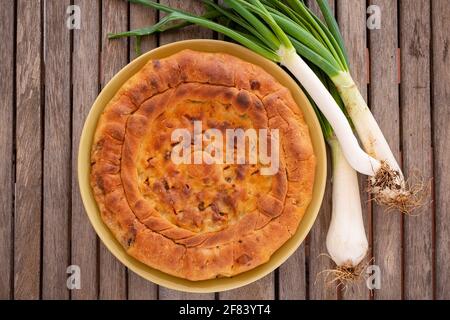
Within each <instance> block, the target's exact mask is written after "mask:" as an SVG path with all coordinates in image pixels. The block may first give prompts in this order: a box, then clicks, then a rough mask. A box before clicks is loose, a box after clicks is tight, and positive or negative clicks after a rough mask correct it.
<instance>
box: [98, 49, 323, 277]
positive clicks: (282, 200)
mask: <svg viewBox="0 0 450 320" xmlns="http://www.w3.org/2000/svg"><path fill="white" fill-rule="evenodd" d="M196 120H201V121H202V123H203V125H204V126H205V127H206V128H205V129H208V128H217V129H219V130H221V131H223V132H225V130H226V129H228V128H231V129H235V128H242V129H248V128H255V129H264V128H266V129H279V133H280V150H279V151H280V166H279V170H278V172H277V174H276V175H274V176H263V175H261V174H260V169H261V165H260V164H259V163H258V164H253V165H251V164H244V165H235V164H232V165H226V164H224V165H219V164H215V165H206V164H199V165H187V164H186V165H185V164H179V165H175V164H174V163H173V162H172V161H170V158H169V156H170V152H171V150H172V149H173V147H174V145H173V143H172V141H171V133H172V132H173V130H174V129H176V128H188V129H190V130H193V129H192V127H193V122H194V121H196ZM91 163H92V165H91V186H92V189H93V192H94V195H95V198H96V201H97V203H98V206H99V209H100V212H101V216H102V219H103V221H104V222H105V224H106V225H107V226H108V228H109V229H110V230H111V231H112V233H113V234H114V235H115V237H116V238H117V239H118V240H119V241H120V243H121V244H122V245H123V246H124V248H125V249H126V250H127V252H128V253H129V254H130V255H131V256H133V257H135V258H136V259H138V260H140V261H142V262H144V263H145V264H147V265H149V266H151V267H153V268H157V269H159V270H162V271H164V272H166V273H169V274H172V275H174V276H178V277H182V278H186V279H189V280H204V279H211V278H215V277H229V276H233V275H236V274H239V273H241V272H244V271H247V270H250V269H252V268H255V267H256V266H258V265H260V264H262V263H265V262H267V261H268V259H269V258H270V256H271V255H272V254H273V253H274V252H275V251H276V250H277V249H278V248H279V247H280V246H281V245H282V244H283V243H284V242H286V241H287V240H288V239H289V238H290V237H291V236H292V234H294V233H295V231H296V229H297V227H298V224H299V222H300V221H301V219H302V217H303V214H304V212H305V210H306V208H307V207H308V205H309V202H310V200H311V197H312V188H313V184H314V175H315V156H314V152H313V149H312V144H311V140H310V136H309V131H308V127H307V125H306V123H305V121H304V119H303V115H302V114H301V112H300V110H299V109H298V107H297V105H296V104H295V102H294V100H293V98H292V96H291V94H290V92H289V91H288V90H287V89H286V88H284V87H282V86H281V85H280V84H279V83H278V82H277V81H276V80H275V79H274V78H273V77H272V76H270V75H269V74H267V73H266V72H265V71H264V70H263V69H261V68H259V67H257V66H254V65H252V64H250V63H247V62H244V61H242V60H239V59H237V58H235V57H232V56H230V55H226V54H213V53H200V52H194V51H190V50H185V51H182V52H180V53H178V54H175V55H173V56H171V57H168V58H166V59H161V60H153V61H150V62H148V63H147V64H146V65H145V66H144V67H143V68H142V69H141V70H140V71H139V72H138V73H137V74H136V75H135V76H133V77H132V78H131V79H130V80H129V81H127V82H126V83H125V84H124V85H123V86H122V88H121V89H120V90H119V92H118V93H117V94H116V96H115V97H114V98H113V99H112V100H111V102H110V103H109V104H108V105H107V107H106V108H105V110H104V112H103V114H102V116H101V117H100V120H99V122H98V125H97V130H96V134H95V137H94V142H93V146H92V152H91Z"/></svg>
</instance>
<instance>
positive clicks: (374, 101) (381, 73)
mask: <svg viewBox="0 0 450 320" xmlns="http://www.w3.org/2000/svg"><path fill="white" fill-rule="evenodd" d="M370 4H371V5H378V6H379V7H380V9H381V18H382V26H381V29H380V30H371V31H369V37H370V42H369V43H370V67H371V68H370V69H371V79H370V104H371V109H372V112H373V114H374V116H375V118H376V119H377V121H378V124H379V125H380V128H381V130H382V131H383V133H384V136H385V137H386V139H387V140H388V142H389V145H390V147H391V149H392V151H393V152H394V155H395V156H396V158H397V160H398V161H400V160H401V156H400V109H399V89H398V72H397V70H398V63H397V61H398V59H397V48H398V32H397V28H398V26H397V22H398V21H397V2H396V1H390V0H371V1H370ZM373 256H374V259H375V264H376V265H378V266H379V267H380V269H381V276H382V278H381V289H380V290H375V292H374V297H375V298H376V299H396V300H398V299H401V298H402V282H401V281H402V217H401V215H400V214H397V213H394V214H390V213H387V212H385V208H382V207H379V206H377V205H374V208H373Z"/></svg>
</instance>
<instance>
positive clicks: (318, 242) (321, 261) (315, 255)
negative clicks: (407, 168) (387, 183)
mask: <svg viewBox="0 0 450 320" xmlns="http://www.w3.org/2000/svg"><path fill="white" fill-rule="evenodd" d="M329 3H330V6H331V7H332V9H333V10H334V8H335V1H334V0H330V1H329ZM309 6H310V8H311V10H313V11H314V12H315V13H316V14H318V15H319V17H321V16H322V15H321V14H320V9H319V7H318V5H317V2H316V1H313V0H310V1H309ZM328 153H329V152H328ZM330 161H331V159H328V164H330V163H331V162H330ZM328 172H329V174H328V180H327V187H326V191H325V195H324V198H323V202H322V208H321V209H320V212H319V215H318V216H317V219H316V222H315V224H314V226H313V228H312V229H311V232H310V233H309V236H308V240H307V243H308V247H309V256H308V258H307V260H308V266H309V277H308V279H307V280H308V284H309V293H308V294H309V299H313V300H325V299H326V300H335V299H337V291H336V287H335V286H334V285H327V283H326V278H325V274H320V272H322V271H324V270H329V269H331V268H333V267H334V266H333V262H332V261H331V259H329V258H328V257H326V256H323V255H322V254H325V253H327V248H326V244H325V241H326V237H327V232H328V228H329V226H330V220H331V174H330V173H331V166H329V167H328Z"/></svg>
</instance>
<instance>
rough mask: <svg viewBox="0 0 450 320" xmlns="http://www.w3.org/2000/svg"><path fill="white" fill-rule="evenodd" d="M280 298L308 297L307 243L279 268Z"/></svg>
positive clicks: (299, 298) (298, 298)
mask: <svg viewBox="0 0 450 320" xmlns="http://www.w3.org/2000/svg"><path fill="white" fill-rule="evenodd" d="M278 292H279V293H278V295H279V296H278V298H279V299H280V300H305V299H306V267H305V244H304V243H303V244H302V245H301V246H300V247H299V248H298V249H297V251H296V252H295V253H294V254H293V255H292V256H291V257H290V258H289V259H288V260H287V261H286V262H285V263H284V264H283V265H281V266H280V268H279V273H278Z"/></svg>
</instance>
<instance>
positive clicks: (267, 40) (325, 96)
mask: <svg viewBox="0 0 450 320" xmlns="http://www.w3.org/2000/svg"><path fill="white" fill-rule="evenodd" d="M130 1H131V2H134V3H139V4H142V5H145V6H149V7H152V8H155V9H158V10H161V11H164V12H166V13H168V15H167V16H166V17H165V18H164V21H160V23H158V24H156V25H154V26H151V27H149V28H143V29H138V30H133V31H129V32H125V33H118V34H113V35H110V38H119V37H123V36H135V37H141V36H143V35H149V34H152V33H155V32H161V30H163V29H164V28H165V27H167V25H170V24H172V25H173V23H174V22H178V21H180V20H181V21H184V22H183V23H184V24H197V25H200V26H202V27H205V28H209V29H211V30H214V31H216V32H219V33H222V34H224V35H225V36H227V37H229V38H231V39H233V40H234V41H236V42H238V43H240V44H242V45H244V46H246V47H247V48H249V49H251V50H252V51H254V52H256V53H258V54H260V55H262V56H264V57H266V58H267V59H269V60H272V61H274V62H276V63H280V64H281V65H282V66H284V67H285V68H287V69H288V70H289V71H290V72H291V73H292V74H293V75H294V76H295V78H296V79H297V80H298V81H299V82H300V83H301V84H302V85H303V87H304V88H305V89H306V91H307V92H308V93H309V95H310V96H311V97H312V99H313V100H314V101H315V103H316V104H317V107H318V108H319V109H320V111H321V112H322V113H323V115H324V116H325V117H326V119H327V120H328V121H329V123H330V125H331V126H332V128H333V131H334V133H335V135H336V138H337V140H338V141H339V143H340V145H341V148H342V152H343V154H344V156H345V158H346V159H347V161H348V163H349V164H350V165H351V166H352V167H353V168H354V169H355V170H356V171H358V172H360V173H362V174H364V175H367V176H369V180H370V186H371V187H370V191H371V192H372V194H373V195H374V198H375V200H377V201H378V202H380V203H383V204H386V205H388V206H389V207H395V208H399V209H400V210H401V211H402V212H410V211H411V210H412V209H414V208H415V206H416V205H417V201H416V195H415V194H414V192H413V191H411V190H410V189H409V188H408V186H407V183H406V182H405V179H404V176H403V173H402V171H401V169H400V166H399V165H398V163H397V161H396V160H395V157H394V156H393V154H392V151H391V149H390V147H389V145H388V143H387V141H386V139H385V138H384V136H383V134H382V132H381V130H380V129H379V127H378V124H377V123H376V121H375V119H374V117H373V115H372V113H371V112H370V110H369V108H368V107H367V104H366V102H365V101H364V99H363V97H362V96H361V94H360V92H359V91H358V88H357V86H356V85H355V83H354V81H353V79H352V77H351V75H350V73H349V66H348V58H347V55H346V52H345V47H344V45H343V40H342V37H341V35H340V32H339V29H338V27H337V23H336V21H335V19H334V17H333V16H332V14H331V10H330V8H329V6H328V4H327V2H326V1H324V0H316V1H317V2H318V4H319V6H320V8H321V10H322V13H323V15H324V17H325V23H323V22H321V20H320V19H319V18H317V17H316V16H315V15H314V14H313V13H312V12H311V11H310V10H309V9H308V8H307V7H306V6H305V4H304V3H303V2H302V1H300V0H287V1H286V4H285V3H284V2H281V1H278V0H224V3H225V5H226V7H225V6H220V5H218V4H216V3H214V2H213V1H212V0H203V2H204V3H206V4H207V6H208V12H207V14H206V15H203V16H196V15H194V14H191V13H188V12H185V11H182V10H178V9H174V8H171V7H168V6H164V5H161V4H159V3H156V2H153V1H150V0H130ZM214 12H215V13H216V14H217V16H220V17H219V18H218V19H214V18H215V17H211V16H208V15H214ZM224 21H225V22H224ZM302 57H304V58H305V59H306V60H308V61H309V62H311V63H312V64H314V65H315V66H317V67H318V68H319V69H320V70H322V71H323V72H325V73H326V75H327V76H328V77H329V78H330V79H331V80H332V82H333V83H334V85H335V86H336V88H337V90H338V92H339V94H340V96H341V98H342V100H343V102H344V105H345V107H346V110H347V112H348V115H349V116H350V118H351V119H352V121H353V123H354V125H355V129H356V132H357V133H358V136H359V138H360V139H361V142H362V144H363V147H364V149H365V150H363V149H361V147H360V146H359V143H358V141H357V139H356V137H355V136H354V134H353V131H352V128H351V126H350V124H349V123H348V121H347V119H346V117H345V115H344V113H343V112H342V110H341V109H340V108H339V107H338V106H337V104H336V102H335V100H334V99H333V97H332V96H331V95H330V93H329V92H328V91H327V90H326V88H325V87H324V86H323V84H322V83H321V81H320V80H319V79H318V77H317V75H316V74H315V73H314V72H313V71H312V70H311V68H310V67H309V66H308V64H307V63H306V62H305V61H304V60H303V59H302Z"/></svg>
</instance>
